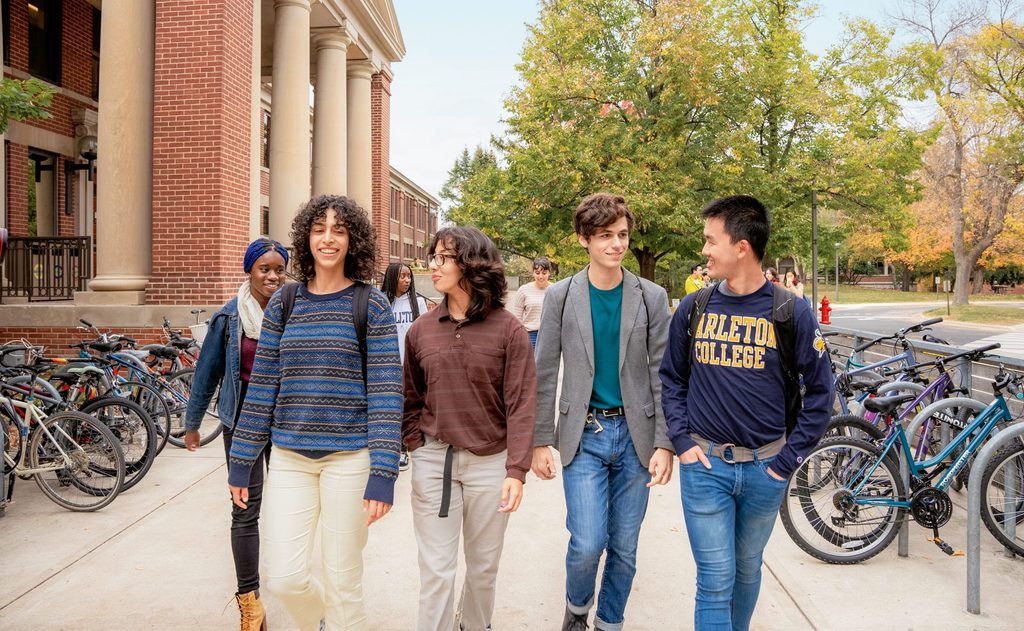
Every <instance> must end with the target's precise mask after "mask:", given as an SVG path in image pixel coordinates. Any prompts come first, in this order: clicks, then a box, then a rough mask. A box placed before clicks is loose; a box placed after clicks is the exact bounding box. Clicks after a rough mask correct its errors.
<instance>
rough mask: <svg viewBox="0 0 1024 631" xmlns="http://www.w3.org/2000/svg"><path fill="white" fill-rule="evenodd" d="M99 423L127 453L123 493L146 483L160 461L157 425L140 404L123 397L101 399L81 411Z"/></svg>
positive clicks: (125, 453)
mask: <svg viewBox="0 0 1024 631" xmlns="http://www.w3.org/2000/svg"><path fill="white" fill-rule="evenodd" d="M78 411H79V412H82V413H83V414H88V415H90V416H92V417H95V418H96V419H98V420H99V421H100V422H101V423H103V424H104V425H106V426H107V428H108V429H109V430H110V431H111V432H112V433H113V434H114V436H115V438H117V439H118V441H120V443H121V450H122V451H123V452H124V462H125V475H124V485H123V486H122V487H121V490H122V491H127V490H128V489H130V488H132V487H133V486H135V485H136V484H138V483H139V482H141V481H142V479H143V478H144V477H146V474H147V473H149V470H150V469H151V468H152V467H153V461H154V460H156V444H157V442H158V440H159V439H158V437H157V432H156V425H154V424H153V419H152V418H151V417H150V416H149V414H148V413H147V412H146V410H145V409H143V407H142V406H141V405H139V404H138V403H135V402H133V401H131V400H129V399H125V398H123V397H110V396H105V397H100V398H98V399H92V400H90V401H87V402H86V403H85V404H84V405H82V407H81V408H79V410H78Z"/></svg>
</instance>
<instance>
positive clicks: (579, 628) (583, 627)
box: [562, 607, 590, 631]
mask: <svg viewBox="0 0 1024 631" xmlns="http://www.w3.org/2000/svg"><path fill="white" fill-rule="evenodd" d="M589 628H590V627H588V626H587V614H585V613H573V612H571V611H569V608H568V607H566V608H565V619H564V620H562V631H587V629H589Z"/></svg>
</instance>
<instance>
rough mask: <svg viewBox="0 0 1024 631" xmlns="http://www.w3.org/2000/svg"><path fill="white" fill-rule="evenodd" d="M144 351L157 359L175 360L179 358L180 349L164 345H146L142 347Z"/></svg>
mask: <svg viewBox="0 0 1024 631" xmlns="http://www.w3.org/2000/svg"><path fill="white" fill-rule="evenodd" d="M142 350H144V351H149V352H150V353H152V354H153V355H154V356H155V357H159V358H161V359H174V358H175V357H177V356H178V349H176V348H174V347H173V346H164V345H163V344H146V345H145V346H143V347H142Z"/></svg>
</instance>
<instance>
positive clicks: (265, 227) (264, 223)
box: [260, 206, 270, 234]
mask: <svg viewBox="0 0 1024 631" xmlns="http://www.w3.org/2000/svg"><path fill="white" fill-rule="evenodd" d="M260 234H270V206H263V207H261V208H260Z"/></svg>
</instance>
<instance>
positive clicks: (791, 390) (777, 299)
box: [772, 285, 803, 435]
mask: <svg viewBox="0 0 1024 631" xmlns="http://www.w3.org/2000/svg"><path fill="white" fill-rule="evenodd" d="M795 308H796V294H794V293H793V292H791V291H789V290H788V289H784V288H782V287H779V286H778V285H772V324H773V326H774V328H775V348H776V350H777V351H778V353H779V365H780V366H781V367H782V376H783V378H784V380H785V383H786V434H787V435H788V434H790V433H792V431H793V428H794V427H796V419H797V415H799V414H800V408H801V407H802V405H803V396H802V395H801V392H800V373H799V371H798V370H797V367H796V329H795V326H794V323H793V311H794V309H795Z"/></svg>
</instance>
